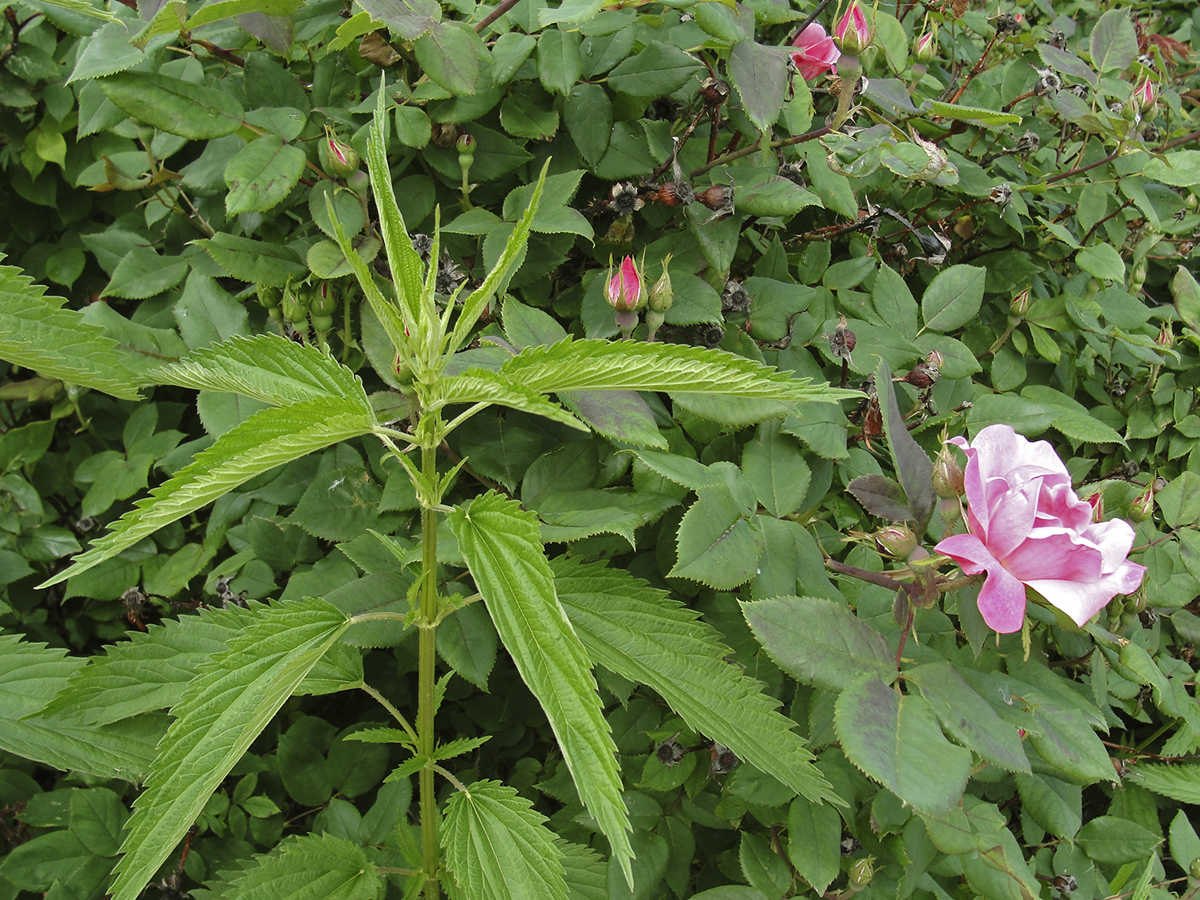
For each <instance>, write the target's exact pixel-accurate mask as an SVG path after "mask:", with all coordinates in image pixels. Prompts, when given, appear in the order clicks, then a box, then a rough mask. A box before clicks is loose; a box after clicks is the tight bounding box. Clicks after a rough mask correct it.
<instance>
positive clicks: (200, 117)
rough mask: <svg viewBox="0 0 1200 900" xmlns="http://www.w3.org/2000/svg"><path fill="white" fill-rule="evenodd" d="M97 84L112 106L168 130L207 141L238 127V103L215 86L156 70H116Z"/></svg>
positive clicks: (239, 119) (239, 106)
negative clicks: (202, 85)
mask: <svg viewBox="0 0 1200 900" xmlns="http://www.w3.org/2000/svg"><path fill="white" fill-rule="evenodd" d="M99 84H100V87H101V89H102V90H103V91H104V93H105V95H106V96H107V97H108V99H109V100H111V101H112V103H113V105H114V106H116V107H117V108H119V109H121V110H123V111H125V112H126V113H128V114H129V115H131V116H133V118H135V119H138V120H140V121H142V122H145V123H146V124H147V125H153V126H154V127H155V128H158V129H161V130H162V131H165V132H167V133H168V134H177V135H179V136H180V137H185V138H187V139H188V140H192V141H207V140H211V139H213V138H219V137H224V136H225V135H227V134H232V133H233V132H235V131H237V130H238V129H239V128H241V127H242V114H243V113H242V107H241V104H239V103H238V102H237V100H236V99H234V96H233V94H231V93H228V92H226V91H223V90H220V89H218V88H209V87H201V86H199V85H195V84H192V83H191V82H190V81H184V80H183V79H182V78H173V77H171V76H169V75H161V74H159V73H157V72H119V73H117V74H115V75H109V76H108V77H107V78H102V79H101V80H100V82H99Z"/></svg>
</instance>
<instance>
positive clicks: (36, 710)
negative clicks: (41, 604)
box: [0, 634, 166, 782]
mask: <svg viewBox="0 0 1200 900" xmlns="http://www.w3.org/2000/svg"><path fill="white" fill-rule="evenodd" d="M84 662H85V661H84V660H82V659H78V658H72V657H66V656H65V651H63V650H50V649H47V648H45V647H44V645H41V644H29V643H25V642H22V641H21V640H20V639H19V638H18V636H16V635H9V634H6V635H0V749H3V750H5V751H6V752H9V753H15V754H16V755H18V756H23V757H26V758H27V759H32V760H37V761H38V762H42V763H46V764H48V765H50V766H53V767H55V768H58V769H64V770H77V771H80V772H87V773H89V774H91V775H96V776H98V777H101V778H121V779H123V780H125V781H131V782H140V781H142V780H143V779H144V778H145V777H146V775H147V774H148V773H149V771H150V765H151V762H152V760H153V759H154V746H155V745H156V744H157V743H158V740H159V738H161V736H162V733H163V731H164V730H165V728H166V720H165V718H164V717H161V716H142V717H139V718H136V719H131V720H130V721H128V722H122V723H120V724H119V725H116V726H108V727H102V726H99V725H86V724H81V723H80V722H79V721H78V719H75V718H72V717H69V716H66V715H62V714H58V713H46V712H44V708H45V707H46V706H47V705H48V704H49V702H50V701H51V700H52V699H53V697H54V695H55V694H57V693H58V692H59V691H60V690H62V689H64V688H65V687H66V686H67V684H68V679H69V678H70V677H71V675H72V674H73V673H74V672H76V671H77V670H78V669H79V668H80V666H81V665H82V664H83V663H84Z"/></svg>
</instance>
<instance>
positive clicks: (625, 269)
mask: <svg viewBox="0 0 1200 900" xmlns="http://www.w3.org/2000/svg"><path fill="white" fill-rule="evenodd" d="M605 297H606V298H607V300H608V302H609V304H610V305H611V306H612V308H613V309H615V310H616V311H617V312H634V311H635V310H637V309H640V308H641V307H642V305H643V304H645V302H646V290H645V288H643V287H642V275H641V273H640V272H638V268H637V263H635V262H634V261H633V257H632V256H627V257H625V259H624V261H623V262H622V263H621V267H620V268H619V269H617V274H616V275H614V276H613V277H612V278H610V279H609V281H608V288H607V289H606V291H605Z"/></svg>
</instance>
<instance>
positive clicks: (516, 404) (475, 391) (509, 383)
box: [427, 369, 588, 431]
mask: <svg viewBox="0 0 1200 900" xmlns="http://www.w3.org/2000/svg"><path fill="white" fill-rule="evenodd" d="M437 392H438V394H439V395H440V398H439V400H438V401H436V402H435V403H433V404H431V405H430V406H428V407H427V408H429V409H439V408H441V407H442V406H445V405H447V404H451V403H483V404H488V405H491V404H497V405H499V406H508V407H511V408H512V409H519V410H521V411H522V412H527V413H530V414H532V415H535V416H542V417H543V418H546V419H550V420H552V421H555V422H560V423H561V424H563V425H567V426H569V427H571V428H574V429H575V430H577V431H587V430H588V427H587V426H586V425H584V424H583V423H582V422H580V421H579V420H578V419H577V418H575V417H574V416H573V415H571V414H570V413H569V412H567V411H566V410H565V409H563V408H562V407H561V406H559V405H558V404H557V403H552V402H551V401H549V400H547V399H546V398H545V397H543V396H542V395H541V394H540V393H538V392H537V391H533V390H530V389H529V388H528V387H526V386H525V385H523V384H521V383H520V382H519V381H517V380H515V379H512V378H506V377H504V376H503V375H500V374H498V373H496V372H489V371H486V370H484V369H471V370H469V371H467V372H466V373H464V374H462V375H453V376H451V377H449V378H443V379H441V380H439V381H438V383H437Z"/></svg>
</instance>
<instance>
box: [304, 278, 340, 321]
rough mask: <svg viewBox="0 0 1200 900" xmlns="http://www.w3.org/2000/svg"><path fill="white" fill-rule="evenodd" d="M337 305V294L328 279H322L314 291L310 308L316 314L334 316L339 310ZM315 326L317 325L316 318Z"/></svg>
mask: <svg viewBox="0 0 1200 900" xmlns="http://www.w3.org/2000/svg"><path fill="white" fill-rule="evenodd" d="M337 305H338V301H337V294H335V293H334V291H333V288H332V287H330V285H329V282H328V281H322V282H321V283H320V284H319V285H318V286H317V289H316V290H315V291H313V295H312V301H311V302H310V303H309V305H308V308H309V310H310V311H311V312H312V314H313V315H314V316H332V315H333V314H334V313H335V312H336V311H337ZM313 327H314V328H316V327H317V326H316V322H315V320H314V322H313Z"/></svg>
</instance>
